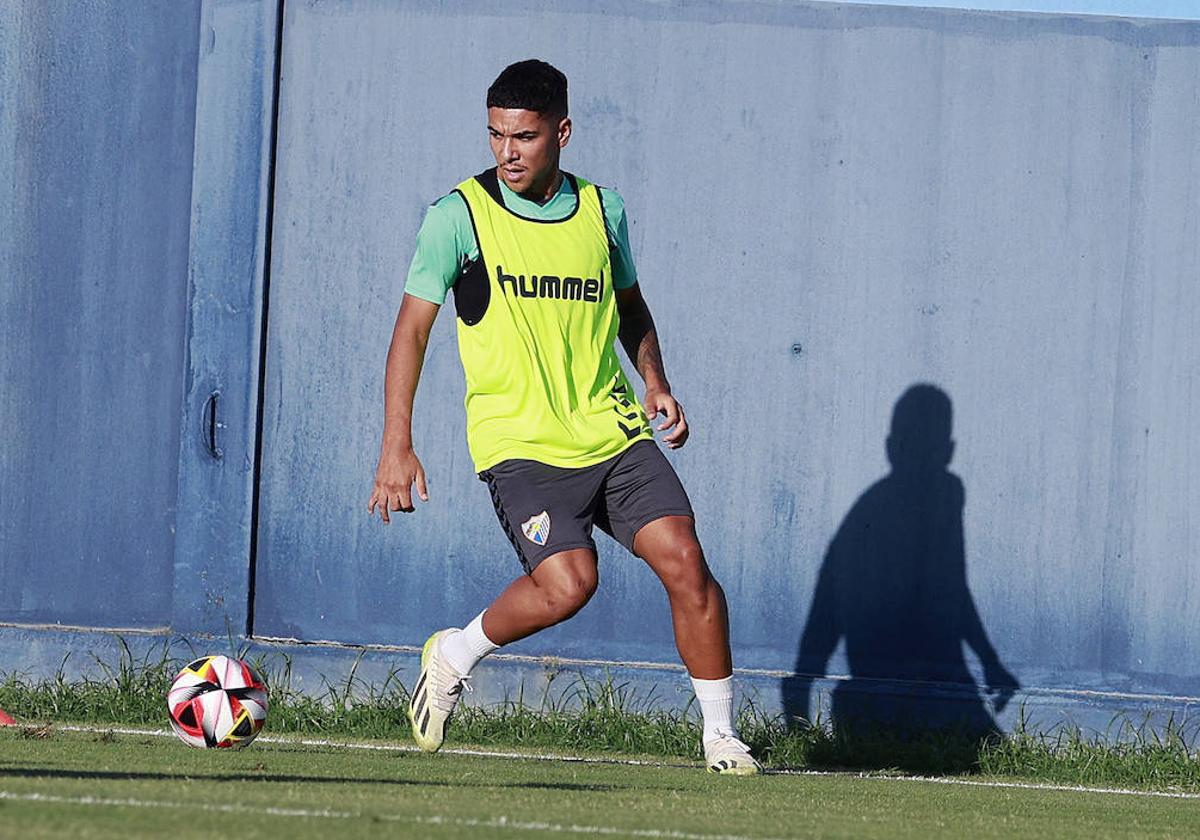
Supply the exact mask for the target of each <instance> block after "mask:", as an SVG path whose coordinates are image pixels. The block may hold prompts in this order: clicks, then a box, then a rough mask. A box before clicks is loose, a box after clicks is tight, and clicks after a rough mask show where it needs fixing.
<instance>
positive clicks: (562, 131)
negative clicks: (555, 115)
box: [558, 117, 571, 149]
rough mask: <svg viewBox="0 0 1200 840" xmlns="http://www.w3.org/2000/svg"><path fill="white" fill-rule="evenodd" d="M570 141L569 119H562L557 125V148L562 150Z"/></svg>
mask: <svg viewBox="0 0 1200 840" xmlns="http://www.w3.org/2000/svg"><path fill="white" fill-rule="evenodd" d="M570 139H571V118H570V117H563V118H562V120H560V121H559V123H558V148H560V149H561V148H563V147H564V146H566V145H567V143H568V142H569V141H570Z"/></svg>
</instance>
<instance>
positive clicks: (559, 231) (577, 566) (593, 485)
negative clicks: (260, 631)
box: [368, 60, 761, 775]
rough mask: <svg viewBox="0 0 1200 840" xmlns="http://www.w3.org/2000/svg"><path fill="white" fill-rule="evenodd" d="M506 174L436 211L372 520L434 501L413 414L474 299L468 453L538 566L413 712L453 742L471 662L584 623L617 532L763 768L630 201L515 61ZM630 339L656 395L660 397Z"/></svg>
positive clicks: (468, 339)
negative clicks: (741, 698) (418, 394)
mask: <svg viewBox="0 0 1200 840" xmlns="http://www.w3.org/2000/svg"><path fill="white" fill-rule="evenodd" d="M487 130H488V135H489V137H490V142H491V147H492V154H493V155H494V156H495V158H496V166H495V168H491V169H488V170H487V171H485V172H482V173H480V174H479V175H476V176H475V177H474V178H469V179H467V180H466V181H463V182H462V183H461V184H459V185H458V188H457V189H455V190H454V191H453V192H451V193H450V194H449V195H446V196H443V197H442V198H440V199H439V200H438V201H437V202H435V203H434V204H433V205H432V206H431V207H430V208H429V210H428V212H427V214H426V216H425V221H424V223H423V224H422V225H421V230H420V232H419V233H418V234H417V247H416V252H415V254H414V256H413V260H412V265H411V267H410V269H409V273H408V281H407V284H406V286H405V295H404V300H403V302H402V303H401V306H400V313H399V315H398V316H397V318H396V326H395V330H394V332H393V334H392V343H391V348H390V349H389V351H388V359H387V373H386V382H385V412H386V418H385V424H384V432H383V445H382V452H381V454H380V458H379V466H378V469H377V471H376V474H375V487H374V491H373V493H372V494H371V499H370V502H369V504H368V510H369V511H370V512H371V513H372V514H373V513H374V511H375V508H376V506H378V508H379V511H380V516H381V517H382V519H383V521H384V522H390V516H389V512H390V511H404V512H411V511H412V510H413V509H414V505H413V499H412V486H413V485H414V484H415V485H416V491H417V495H418V496H419V497H420V498H421V500H422V501H428V498H429V497H428V493H427V491H426V486H425V473H424V469H423V468H422V466H421V462H420V461H419V460H418V458H417V455H416V453H415V452H414V450H413V443H412V405H413V394H414V392H415V391H416V387H417V380H418V377H419V375H420V371H421V365H422V363H423V360H424V355H425V347H426V343H427V341H428V339H429V331H430V328H431V327H432V325H433V321H434V318H435V317H436V316H437V313H438V307H439V306H440V305H441V304H442V303H443V302H444V300H445V298H446V293H447V292H448V291H450V290H453V291H454V303H455V309H456V311H457V315H458V321H457V327H458V344H459V352H460V355H461V356H462V363H463V368H464V370H465V371H466V378H467V397H466V410H467V443H468V446H469V449H470V452H471V457H472V460H473V461H474V465H475V469H476V471H477V472H478V474H479V477H480V478H481V479H482V480H483V481H485V482H486V483H487V487H488V490H489V491H490V493H491V497H492V502H493V504H494V506H495V508H496V516H497V517H498V518H499V520H500V525H501V526H502V527H503V529H504V532H505V535H506V536H507V537H508V539H509V541H510V542H511V543H512V546H513V548H514V549H515V550H516V554H517V558H518V559H519V560H520V562H521V566H522V568H523V569H524V574H523V575H521V576H520V577H518V578H517V579H516V580H514V581H513V582H512V583H511V584H510V585H509V586H508V587H507V588H506V589H505V590H504V591H503V592H502V593H500V595H499V597H497V598H496V599H495V600H494V601H493V602H492V603H491V605H490V606H488V607H487V609H485V610H484V611H483V612H481V613H480V614H479V615H477V616H476V617H475V618H474V619H473V620H471V621H470V622H469V623H468V624H467V625H466V627H464V628H463V629H458V628H450V629H446V630H440V631H438V632H436V633H434V634H433V635H432V636H430V638H429V640H428V641H427V642H426V643H425V646H424V649H423V650H422V652H421V673H420V676H419V677H418V679H417V682H416V685H415V687H414V689H413V692H412V704H411V708H410V711H409V719H410V721H411V723H412V728H413V736H414V737H415V738H416V741H417V744H418V745H420V747H421V748H422V749H424V750H428V751H433V750H436V749H438V748H439V747H440V746H441V745H442V740H443V737H444V735H445V727H446V722H447V720H448V718H449V717H450V714H451V713H452V712H453V711H454V707H455V705H456V703H457V702H458V698H459V695H460V694H461V693H462V691H463V687H464V683H465V682H466V680H467V679H468V677H469V676H470V674H471V670H472V669H473V668H474V667H475V665H476V664H477V663H478V662H479V661H480V660H481V659H482V658H483V657H485V656H487V655H488V654H489V653H491V652H492V651H494V650H496V649H497V648H499V647H501V646H503V645H506V644H509V643H511V642H515V641H517V640H518V639H523V638H525V637H526V636H529V635H532V634H533V633H536V632H537V631H539V630H542V629H543V628H546V627H550V626H551V625H554V624H558V623H559V622H560V621H564V620H566V619H568V618H570V617H571V616H572V615H574V614H575V613H576V612H578V611H579V610H580V608H582V607H583V605H584V604H586V603H587V601H588V599H589V598H590V597H591V595H592V593H593V592H594V591H595V589H596V583H597V569H596V544H595V542H594V541H593V540H592V526H593V525H598V526H599V527H600V528H601V529H602V530H603V531H605V532H606V533H608V534H609V535H610V536H612V537H613V538H614V539H615V540H617V541H618V542H619V543H621V544H622V545H623V546H625V548H627V549H629V551H631V552H633V554H635V555H637V556H638V557H640V558H642V560H644V561H645V562H646V563H647V564H648V565H649V566H650V568H651V569H652V570H653V571H654V572H655V574H657V575H658V577H659V579H660V580H661V581H662V583H663V586H664V587H666V591H667V595H668V598H669V600H670V605H671V618H672V624H673V626H674V630H675V643H676V647H677V648H678V650H679V654H680V657H681V658H682V659H683V663H684V665H685V666H686V667H687V670H688V673H689V674H690V675H691V678H692V685H693V686H694V689H695V692H696V697H697V699H698V701H699V704H700V709H701V712H702V714H703V716H704V736H703V740H704V754H705V759H706V761H707V764H708V768H709V769H710V770H711V771H713V772H717V773H727V774H738V775H747V774H753V773H758V772H760V770H761V768H760V766H759V764H758V762H757V761H755V760H754V758H753V757H752V756H751V755H750V751H749V749H748V748H747V746H746V745H745V744H744V743H742V742H741V741H740V740H738V736H737V732H736V730H735V729H734V725H733V720H732V713H733V676H732V675H733V664H732V659H731V656H730V651H729V619H728V613H727V610H726V605H725V594H724V592H722V590H721V587H720V585H719V584H718V583H717V581H716V580H714V579H713V576H712V574H711V573H710V572H709V569H708V564H707V563H706V562H705V559H704V554H703V552H702V550H701V548H700V543H699V541H698V540H697V538H696V530H695V522H694V519H693V514H692V507H691V504H690V502H689V501H688V497H687V494H686V493H685V492H684V489H683V486H682V485H681V484H680V482H679V479H678V477H677V476H676V475H675V471H674V470H673V469H672V468H671V465H670V464H669V463H668V462H667V459H666V458H665V456H664V455H663V453H662V451H661V450H660V449H659V446H658V444H657V443H656V442H655V440H654V432H653V431H652V429H651V420H652V419H654V418H657V417H658V416H659V415H660V414H661V415H663V417H664V419H663V422H662V423H661V424H660V425H659V426H658V429H659V431H661V432H665V433H666V434H665V435H664V436H663V442H664V443H665V444H666V445H667V447H668V448H670V449H677V448H679V447H681V446H683V445H684V443H686V442H687V438H688V425H687V419H686V417H685V416H684V412H683V408H682V406H680V404H679V402H678V401H677V400H676V399H675V397H674V396H673V395H672V393H671V386H670V385H669V384H668V382H667V376H666V373H665V372H664V370H663V361H662V355H661V354H660V352H659V344H658V335H657V333H656V331H655V328H654V321H653V319H652V318H651V316H650V311H649V309H648V308H647V306H646V303H645V301H644V300H643V299H642V294H641V291H640V290H639V288H638V284H637V274H636V272H635V269H634V264H633V259H632V257H631V255H630V248H629V232H628V226H627V223H626V220H625V208H624V203H623V202H622V200H621V197H620V196H619V195H618V194H617V193H616V192H614V191H612V190H609V189H604V188H601V187H597V186H596V185H594V184H592V183H590V182H588V181H585V180H584V179H583V178H580V177H578V176H575V175H572V174H570V173H567V172H563V171H562V170H560V169H559V157H560V154H561V152H562V149H563V148H564V147H565V146H566V145H567V142H568V141H569V140H570V139H571V120H570V118H569V117H568V116H567V79H566V77H565V76H564V75H563V74H562V73H561V72H559V71H558V70H557V69H555V68H554V67H552V66H551V65H549V64H546V63H545V62H542V61H536V60H530V61H521V62H518V63H516V64H513V65H511V66H509V67H507V68H505V69H504V71H503V72H502V73H501V74H500V75H499V77H497V79H496V81H495V82H494V83H493V84H492V86H491V87H490V88H488V92H487ZM618 338H619V339H620V341H621V343H622V344H623V345H624V347H625V350H626V352H627V353H628V355H629V358H630V359H631V360H632V361H633V362H634V364H635V365H636V366H637V371H638V373H639V374H640V375H641V377H642V379H643V380H644V382H645V384H646V390H645V394H644V396H643V398H642V401H641V404H639V403H638V401H637V400H636V399H635V395H634V392H633V389H632V387H631V386H630V384H629V380H628V379H627V378H626V376H625V372H624V371H623V370H622V368H621V365H620V362H619V361H618V359H617V355H616V349H615V346H614V344H615V341H616V340H617V339H618Z"/></svg>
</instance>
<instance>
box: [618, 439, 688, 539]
mask: <svg viewBox="0 0 1200 840" xmlns="http://www.w3.org/2000/svg"><path fill="white" fill-rule="evenodd" d="M603 489H604V497H603V504H602V505H601V508H600V510H599V511H598V512H597V515H596V520H595V521H596V524H597V525H599V526H600V527H601V528H602V529H603V530H604V531H605V532H606V533H608V534H609V535H610V536H611V537H612V538H613V539H615V540H616V541H617V542H619V543H620V544H621V545H623V546H625V548H627V549H629V551H630V552H631V553H633V554H637V551H636V550H634V545H633V542H634V538H635V537H636V536H637V533H638V531H640V530H641V529H642V528H643V527H645V526H646V525H648V524H649V523H651V522H653V521H655V520H656V519H661V518H662V517H664V516H694V514H693V513H692V503H691V501H690V500H689V499H688V496H687V492H686V491H685V490H684V489H683V484H682V482H680V480H679V476H678V475H676V474H675V469H674V467H672V466H671V464H670V462H669V461H668V460H667V458H666V456H665V455H663V453H662V450H661V449H659V446H658V444H657V443H655V442H654V441H652V440H640V441H638V442H637V443H635V444H634V445H633V446H631V447H629V448H628V449H626V450H625V451H624V452H622V453H621V454H620V455H619V456H617V459H616V462H615V463H614V464H613V465H612V468H611V469H610V470H609V472H608V475H607V477H606V479H605V482H604V488H603Z"/></svg>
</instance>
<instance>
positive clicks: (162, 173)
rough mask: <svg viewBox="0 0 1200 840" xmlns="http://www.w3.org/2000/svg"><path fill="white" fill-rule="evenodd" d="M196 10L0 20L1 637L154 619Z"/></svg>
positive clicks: (14, 12)
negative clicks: (20, 625) (45, 627)
mask: <svg viewBox="0 0 1200 840" xmlns="http://www.w3.org/2000/svg"><path fill="white" fill-rule="evenodd" d="M198 12H199V6H198V4H186V3H185V4H180V3H174V2H155V3H149V2H142V3H136V4H135V3H126V2H117V1H116V0H108V2H97V1H96V0H91V1H90V2H71V3H42V2H19V1H18V2H6V3H4V4H3V11H2V12H0V313H2V315H0V388H2V399H0V429H2V430H3V432H2V434H0V581H3V583H2V584H0V621H16V622H53V623H61V624H77V625H98V626H117V627H131V626H133V627H144V626H155V625H164V624H166V623H167V622H168V619H169V615H168V614H169V610H170V604H171V587H172V560H173V549H174V533H173V532H174V522H175V488H176V472H177V468H176V464H177V461H178V453H179V410H180V395H181V391H182V371H183V357H184V332H185V327H186V302H187V264H188V224H189V218H190V215H191V214H190V202H189V195H190V190H191V184H192V127H193V116H194V106H195V102H194V97H195V87H196V51H197V43H198V41H197V21H198V16H199V15H198Z"/></svg>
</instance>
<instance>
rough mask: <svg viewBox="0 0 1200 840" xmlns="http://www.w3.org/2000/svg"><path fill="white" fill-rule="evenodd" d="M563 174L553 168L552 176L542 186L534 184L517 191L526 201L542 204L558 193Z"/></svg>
mask: <svg viewBox="0 0 1200 840" xmlns="http://www.w3.org/2000/svg"><path fill="white" fill-rule="evenodd" d="M562 180H563V174H562V170H561V169H555V170H554V176H553V177H552V178H551V179H550V181H549V182H548V183H547V185H546V186H545V187H544V188H539V187H538V186H537V185H534V186H533V187H531V188H530V189H528V190H527V191H525V192H522V193H517V195H519V196H521V198H523V199H525V200H526V201H532V202H533V203H534V204H538V205H543V204H546V203H547V202H548V201H550V199H552V198H554V196H556V195H557V194H558V190H559V188H560V187H561V186H562Z"/></svg>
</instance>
